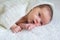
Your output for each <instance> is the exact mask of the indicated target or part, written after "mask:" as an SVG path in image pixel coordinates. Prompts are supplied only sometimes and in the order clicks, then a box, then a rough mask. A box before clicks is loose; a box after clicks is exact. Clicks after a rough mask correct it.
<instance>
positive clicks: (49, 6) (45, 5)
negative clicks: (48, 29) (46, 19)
mask: <svg viewBox="0 0 60 40" xmlns="http://www.w3.org/2000/svg"><path fill="white" fill-rule="evenodd" d="M36 7H39V8H43V7H48V8H49V9H50V12H51V13H50V16H51V19H50V21H51V20H52V17H53V9H52V7H51V5H49V4H42V5H39V6H36Z"/></svg>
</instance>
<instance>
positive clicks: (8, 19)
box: [0, 0, 27, 29]
mask: <svg viewBox="0 0 60 40" xmlns="http://www.w3.org/2000/svg"><path fill="white" fill-rule="evenodd" d="M26 6H27V3H26V2H24V1H22V0H21V1H17V0H16V1H15V0H12V1H9V0H8V1H5V2H4V3H1V6H0V7H1V8H0V10H2V11H1V12H0V25H3V26H4V27H5V28H7V29H9V28H10V27H11V26H12V25H13V24H14V23H15V22H17V21H18V20H19V19H20V18H21V17H23V16H24V15H25V10H26ZM3 8H4V9H3ZM2 12H4V13H2Z"/></svg>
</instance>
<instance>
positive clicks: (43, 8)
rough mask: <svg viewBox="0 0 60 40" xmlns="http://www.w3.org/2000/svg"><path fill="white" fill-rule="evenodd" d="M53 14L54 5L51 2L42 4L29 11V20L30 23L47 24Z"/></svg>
mask: <svg viewBox="0 0 60 40" xmlns="http://www.w3.org/2000/svg"><path fill="white" fill-rule="evenodd" d="M52 16H53V10H52V7H51V6H50V5H49V4H42V5H39V6H36V7H34V8H33V9H31V10H30V11H29V13H28V14H27V20H28V22H29V23H34V24H40V25H45V24H47V23H49V22H50V21H51V19H52Z"/></svg>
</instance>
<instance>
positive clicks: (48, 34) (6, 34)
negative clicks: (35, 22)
mask: <svg viewBox="0 0 60 40" xmlns="http://www.w3.org/2000/svg"><path fill="white" fill-rule="evenodd" d="M49 2H52V3H53V4H54V5H55V9H54V10H55V12H54V14H53V19H52V21H51V22H50V23H49V24H47V25H44V26H39V27H36V28H34V29H32V30H31V31H28V30H23V31H21V32H19V33H12V32H11V31H10V30H5V29H3V28H2V29H0V40H60V15H59V13H60V1H58V0H50V1H49Z"/></svg>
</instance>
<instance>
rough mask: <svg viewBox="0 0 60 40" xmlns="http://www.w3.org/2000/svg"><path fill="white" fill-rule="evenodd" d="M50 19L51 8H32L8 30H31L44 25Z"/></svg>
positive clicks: (42, 6)
mask: <svg viewBox="0 0 60 40" xmlns="http://www.w3.org/2000/svg"><path fill="white" fill-rule="evenodd" d="M51 19H52V10H51V7H50V6H49V5H47V4H43V5H41V6H37V7H35V8H33V9H32V10H31V11H30V12H29V13H28V14H27V15H26V16H24V17H22V18H21V19H20V20H19V21H17V22H16V23H15V24H14V25H12V27H11V28H10V29H11V30H12V32H19V31H21V30H22V29H26V30H31V29H33V28H34V27H37V26H41V25H45V24H47V23H49V22H50V21H51Z"/></svg>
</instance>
